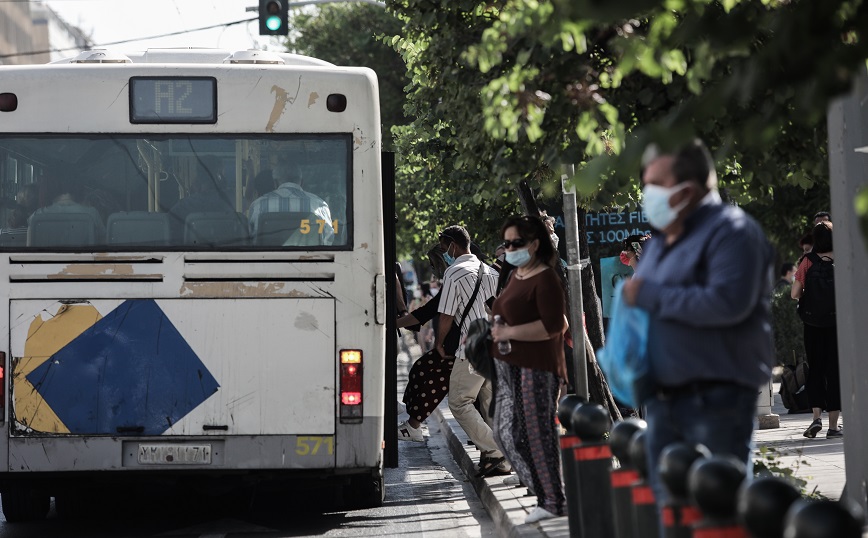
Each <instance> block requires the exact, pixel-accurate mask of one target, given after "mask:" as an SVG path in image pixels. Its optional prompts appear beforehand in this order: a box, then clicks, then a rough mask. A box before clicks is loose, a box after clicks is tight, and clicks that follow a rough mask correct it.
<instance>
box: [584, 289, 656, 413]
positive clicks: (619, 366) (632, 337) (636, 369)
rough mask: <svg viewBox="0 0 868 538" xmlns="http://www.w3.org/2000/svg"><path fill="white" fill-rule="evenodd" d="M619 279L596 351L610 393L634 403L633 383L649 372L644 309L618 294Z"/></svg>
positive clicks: (636, 400) (638, 383)
mask: <svg viewBox="0 0 868 538" xmlns="http://www.w3.org/2000/svg"><path fill="white" fill-rule="evenodd" d="M623 287H624V283H623V282H619V283H618V284H617V285H616V286H615V296H614V298H613V299H612V312H611V314H612V316H611V317H610V318H609V331H608V335H607V336H606V345H605V346H604V347H603V348H602V349H600V350H598V351H597V362H598V363H599V364H600V369H602V370H603V373H604V374H605V376H606V381H607V382H608V383H609V389H611V391H612V395H613V396H614V397H615V398H616V399H617V400H618V401H620V402H621V403H623V404H626V405H630V406H632V407H634V408H635V407H638V406H639V405H640V404H641V403H642V402H641V401H639V400H640V399H641V398H640V395H639V394H637V387H638V386H641V385H643V384H644V383H645V382H646V381H647V378H648V376H649V375H650V370H651V368H650V365H649V360H648V312H646V311H645V310H642V309H641V308H639V307H636V306H629V305H627V304H625V303H624V300H623V299H622V298H621V289H622V288H623Z"/></svg>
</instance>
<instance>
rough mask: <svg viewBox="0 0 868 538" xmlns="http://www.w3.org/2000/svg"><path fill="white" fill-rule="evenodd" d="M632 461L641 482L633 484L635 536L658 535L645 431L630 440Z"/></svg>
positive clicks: (632, 506)
mask: <svg viewBox="0 0 868 538" xmlns="http://www.w3.org/2000/svg"><path fill="white" fill-rule="evenodd" d="M628 450H629V452H630V461H632V462H633V465H634V466H635V467H636V470H637V471H638V472H639V482H637V483H635V484H633V487H632V488H631V490H630V493H631V512H632V522H633V536H637V537H638V536H641V537H642V538H651V537H656V536H658V532H659V530H658V529H659V527H658V519H657V503H656V501H655V499H654V491H653V490H652V489H651V486H649V485H648V482H647V479H648V459H647V454H646V452H645V431H644V430H642V431H639V432H637V433H636V435H634V436H633V438H632V439H631V440H630V446H629V448H628Z"/></svg>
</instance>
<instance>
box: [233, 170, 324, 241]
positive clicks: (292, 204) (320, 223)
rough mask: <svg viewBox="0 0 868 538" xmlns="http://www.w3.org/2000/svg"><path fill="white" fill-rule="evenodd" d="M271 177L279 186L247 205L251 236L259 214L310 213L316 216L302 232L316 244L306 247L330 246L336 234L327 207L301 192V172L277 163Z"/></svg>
mask: <svg viewBox="0 0 868 538" xmlns="http://www.w3.org/2000/svg"><path fill="white" fill-rule="evenodd" d="M273 175H274V180H275V181H276V182H277V183H278V185H279V187H277V188H276V189H275V190H273V191H271V192H269V193H266V194H264V195H262V196H260V197H259V198H257V199H256V200H254V201H253V203H252V204H250V209H249V215H248V216H249V218H250V231H251V233H252V235H253V237H256V232H257V229H258V227H259V216H260V215H261V214H264V213H289V212H304V213H313V214H314V215H315V217H316V219H315V220H314V219H311V220H312V222H310V223H308V224H309V226H310V228H309V230H308V231H307V232H306V233H305V235H309V236H311V238H315V239H316V241H313V242H310V243H308V242H305V244H317V245H331V244H332V242H333V241H334V237H335V231H334V228H332V216H331V212H330V211H329V206H328V204H327V203H325V201H324V200H323V199H322V198H320V197H319V196H317V195H315V194H312V193H309V192H307V191H305V190H304V189H302V187H301V186H302V179H301V173H300V172H299V170H298V169H297V168H295V167H293V166H291V165H289V164H286V163H280V164H278V165H277V166H275V167H274V171H273ZM303 233H304V232H303ZM293 244H295V243H293Z"/></svg>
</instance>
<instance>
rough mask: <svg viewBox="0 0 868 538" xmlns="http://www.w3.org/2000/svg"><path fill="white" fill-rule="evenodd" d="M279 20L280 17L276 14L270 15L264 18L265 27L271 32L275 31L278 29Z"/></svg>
mask: <svg viewBox="0 0 868 538" xmlns="http://www.w3.org/2000/svg"><path fill="white" fill-rule="evenodd" d="M280 26H281V21H280V17H278V16H277V15H271V16H270V17H268V18H267V19H265V27H266V28H268V29H269V30H271V31H272V32H276V31H278V30H280Z"/></svg>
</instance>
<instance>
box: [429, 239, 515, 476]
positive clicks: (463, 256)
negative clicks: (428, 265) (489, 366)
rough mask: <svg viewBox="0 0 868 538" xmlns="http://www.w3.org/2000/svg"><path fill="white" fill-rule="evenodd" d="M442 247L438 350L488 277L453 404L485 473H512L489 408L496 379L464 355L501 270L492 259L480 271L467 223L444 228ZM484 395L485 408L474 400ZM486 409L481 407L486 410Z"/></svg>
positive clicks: (457, 373) (454, 383)
mask: <svg viewBox="0 0 868 538" xmlns="http://www.w3.org/2000/svg"><path fill="white" fill-rule="evenodd" d="M440 248H442V249H443V252H445V255H444V258H445V260H446V263H447V264H449V268H448V269H446V272H445V273H444V274H443V281H442V286H441V290H440V296H441V299H440V305H439V307H438V311H439V312H440V323H439V327H438V328H439V331H438V333H437V344H436V346H437V352H438V353H440V354H441V355H445V354H446V352H445V350H444V349H443V340H444V339H445V337H446V334H447V333H448V332H449V328H450V327H451V326H452V324H453V323H458V322H459V321H460V320H461V316H462V315H463V314H464V311H465V309H466V308H467V304H468V301H469V300H470V296H471V295H473V289H474V288H475V287H476V280H477V278H482V283H481V285H480V287H479V292H478V293H477V294H476V298H475V299H474V300H473V304H472V305H471V306H470V309H469V311H468V313H467V317H466V318H465V319H464V323H462V324H461V327H460V329H461V342H462V344H461V345H460V346H459V348H458V356H457V358H456V360H455V365H454V366H453V367H452V374H451V375H450V378H449V409H450V410H451V411H452V415H453V416H454V417H455V419H456V420H457V421H458V423H459V424H461V427H462V428H464V431H465V432H467V435H468V436H469V437H470V440H471V441H473V444H475V445H476V447H477V448H478V449H479V451H480V452H481V454H482V455H481V457H480V462H479V463H480V468H481V470H482V472H483V473H485V474H507V473H509V471H510V469H511V468H510V466H509V463H507V462H506V461H505V459H504V457H503V454H502V453H501V452H500V450H498V449H497V445H496V444H495V443H494V436H493V435H492V433H491V425H490V424H488V423H487V422H486V421H487V420H489V416H488V410H489V407H490V406H491V382H490V381H488V380H486V379H485V378H483V377H481V376H479V375H476V374H474V373H472V372H471V371H470V362H469V361H468V360H467V358H466V357H465V355H464V344H463V342H464V337H465V336H467V328H468V327H469V326H470V322H471V321H473V320H475V319H477V318H481V317H484V316H486V315H487V314H486V312H485V305H486V302H487V301H489V299H493V298H494V294H495V290H496V289H497V273H496V272H495V271H494V270H493V269H492V268H491V267H489V266H488V265H485V264H482V265H481V267H482V271H481V274H480V261H479V258H477V257H476V256H474V255H473V254H471V253H470V234H468V233H467V230H465V229H464V228H463V227H461V226H450V227H448V228H446V229H445V230H443V231H442V232H441V233H440ZM477 399H478V400H479V410H477V408H476V407H475V406H474V402H475V401H476V400H477ZM480 410H481V413H480Z"/></svg>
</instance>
